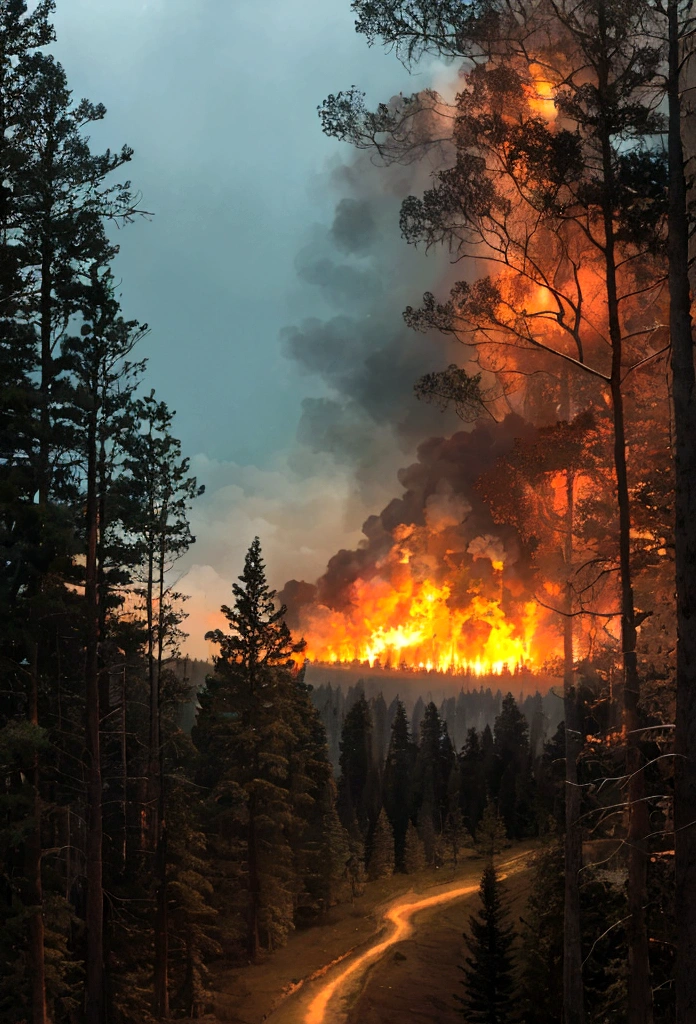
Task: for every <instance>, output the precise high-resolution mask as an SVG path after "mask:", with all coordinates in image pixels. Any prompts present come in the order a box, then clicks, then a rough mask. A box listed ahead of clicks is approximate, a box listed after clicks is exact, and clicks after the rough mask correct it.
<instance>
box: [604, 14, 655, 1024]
mask: <svg viewBox="0 0 696 1024" xmlns="http://www.w3.org/2000/svg"><path fill="white" fill-rule="evenodd" d="M597 27H598V32H599V37H600V45H601V46H602V53H603V58H602V60H601V61H599V62H598V83H597V85H598V95H599V97H600V101H601V99H602V98H603V97H608V96H609V95H610V90H609V67H610V57H609V53H610V51H611V47H610V43H609V41H608V39H607V30H606V21H605V12H604V6H603V3H600V4H599V5H598V21H597ZM599 132H600V138H601V146H602V175H603V185H604V197H603V202H602V207H603V209H602V215H603V222H604V261H605V270H606V290H607V316H608V321H609V337H610V340H611V377H610V382H609V390H610V393H611V402H612V414H613V426H614V471H615V473H616V497H617V503H618V508H619V579H620V586H621V651H622V666H623V698H624V731H625V734H626V774H627V776H628V785H627V800H628V835H627V845H628V912H629V919H628V924H627V927H626V932H627V938H628V1024H652V1022H653V1012H652V986H651V983H650V959H649V954H648V929H647V922H646V917H645V905H646V903H647V867H648V861H647V851H646V849H645V837H646V836H647V834H648V832H649V823H650V822H649V816H648V807H647V803H646V801H645V773H644V771H643V770H642V769H643V758H642V755H641V750H640V746H639V733H638V728H639V725H640V723H639V717H638V699H639V696H640V694H639V678H638V659H637V656H636V623H635V606H634V602H633V582H632V577H631V506H630V497H629V489H628V467H627V463H626V424H625V417H624V404H623V393H622V389H621V379H622V376H623V365H622V363H623V334H622V331H621V320H620V316H619V299H618V282H617V269H616V253H615V247H616V240H615V234H614V194H615V179H614V165H613V154H612V144H611V133H612V128H611V118H610V117H607V116H606V115H605V113H604V111H601V121H600V124H599Z"/></svg>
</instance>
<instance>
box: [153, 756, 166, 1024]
mask: <svg viewBox="0 0 696 1024" xmlns="http://www.w3.org/2000/svg"><path fill="white" fill-rule="evenodd" d="M158 810H159V815H158V816H159V819H160V820H159V829H158V831H159V834H158V837H157V855H156V858H155V860H156V864H155V872H156V877H157V882H158V884H157V905H156V911H155V1004H154V1010H155V1016H156V1017H159V1018H160V1019H166V1018H167V1017H169V921H168V913H167V823H166V819H165V791H164V779H163V776H161V777H160V800H159V808H158Z"/></svg>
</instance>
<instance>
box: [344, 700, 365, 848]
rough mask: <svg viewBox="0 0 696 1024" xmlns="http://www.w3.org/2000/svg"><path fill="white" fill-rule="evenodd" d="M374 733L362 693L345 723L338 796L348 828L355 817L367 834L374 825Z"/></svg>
mask: <svg viewBox="0 0 696 1024" xmlns="http://www.w3.org/2000/svg"><path fill="white" fill-rule="evenodd" d="M372 732H373V726H372V715H371V713H370V705H369V704H368V703H367V701H366V700H365V695H364V694H363V693H361V694H360V696H359V697H358V699H357V700H356V701H355V703H354V704H353V706H352V707H351V709H350V711H349V712H348V714H347V715H346V718H345V721H344V723H343V730H342V732H341V743H340V750H341V755H340V757H339V766H340V769H341V776H340V779H339V783H338V793H339V808H340V813H341V819H342V821H343V823H344V825H345V826H346V827H347V828H350V825H351V823H352V820H353V817H354V816H355V817H356V818H357V821H358V824H359V825H360V828H361V829H362V830H363V832H365V831H366V829H367V828H368V825H369V824H370V823H371V822H370V817H371V814H370V812H371V810H372V808H371V801H370V796H371V795H372V794H371V792H370V786H371V784H372V779H373V776H374V767H373V755H372ZM373 820H374V819H373Z"/></svg>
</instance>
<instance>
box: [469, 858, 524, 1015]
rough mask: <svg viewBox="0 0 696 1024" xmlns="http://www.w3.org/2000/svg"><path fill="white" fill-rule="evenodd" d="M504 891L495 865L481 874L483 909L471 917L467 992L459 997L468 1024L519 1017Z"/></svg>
mask: <svg viewBox="0 0 696 1024" xmlns="http://www.w3.org/2000/svg"><path fill="white" fill-rule="evenodd" d="M501 890H502V887H501V884H500V882H499V880H498V876H497V874H496V871H495V868H494V867H493V865H492V864H491V865H489V866H488V867H487V868H485V869H484V872H483V875H482V877H481V886H480V888H479V898H480V900H481V909H480V910H479V911H478V913H477V914H476V915H472V916H471V917H470V918H469V930H470V936H469V937H467V936H465V938H467V944H468V947H469V956H467V957H466V958H465V966H463V967H461V968H460V970H461V971H462V972H463V973H464V979H463V981H462V985H463V986H464V989H465V995H464V996H459V995H457V996H455V998H456V1000H457V1002H459V1003H460V1004H461V1007H462V1009H461V1013H462V1017H463V1018H464V1020H465V1021H467V1024H512V1022H513V1021H514V1020H515V1017H516V1013H515V1010H514V1008H513V1005H512V1004H513V994H514V985H515V983H514V966H515V962H514V957H513V952H512V946H513V943H514V941H515V932H514V929H513V928H512V926H511V925H510V924H509V923H508V912H507V910H506V909H505V907H504V904H503V892H502V891H501Z"/></svg>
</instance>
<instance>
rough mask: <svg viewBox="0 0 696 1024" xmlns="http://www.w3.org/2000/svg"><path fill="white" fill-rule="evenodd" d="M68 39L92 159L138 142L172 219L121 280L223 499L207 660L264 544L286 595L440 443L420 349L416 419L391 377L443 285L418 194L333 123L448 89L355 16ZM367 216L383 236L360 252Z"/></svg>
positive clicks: (101, 28) (412, 361) (318, 7)
mask: <svg viewBox="0 0 696 1024" xmlns="http://www.w3.org/2000/svg"><path fill="white" fill-rule="evenodd" d="M55 24H56V30H57V33H58V43H57V45H56V47H55V52H56V54H57V56H58V57H59V59H60V60H61V61H62V62H63V64H64V65H65V67H66V70H67V73H68V78H69V81H70V84H71V87H72V89H73V92H74V94H75V96H76V98H80V97H82V96H87V97H89V98H90V99H92V100H95V101H101V102H103V103H104V104H105V105H106V107H107V109H108V115H107V118H106V120H105V122H104V123H103V124H102V125H99V126H97V128H95V130H94V131H93V132H92V139H93V144H94V147H95V148H103V147H104V146H106V145H110V146H112V147H119V146H120V145H121V144H122V143H124V142H127V143H128V144H129V145H131V146H133V148H134V149H135V157H134V159H133V161H132V163H131V164H130V166H129V168H128V174H129V176H130V177H131V178H132V180H133V183H134V184H135V185H136V186H137V187H138V188H139V189H140V190H141V191H142V193H143V204H142V205H143V208H144V209H147V210H151V211H152V212H153V213H154V215H155V216H154V217H153V219H152V220H151V221H143V222H139V223H136V224H134V225H131V226H129V227H127V228H126V229H124V230H123V231H122V232H121V233H120V234H119V239H118V240H119V242H120V244H121V254H120V256H119V258H118V264H117V270H118V274H119V276H120V279H121V281H122V291H123V305H124V310H125V313H126V315H127V316H129V317H136V318H138V319H139V320H141V321H147V322H148V323H149V324H150V327H151V333H150V334H149V336H148V338H147V339H146V341H145V342H144V343H143V349H142V352H143V355H146V356H147V357H148V359H149V367H148V379H147V384H148V386H153V387H155V388H156V389H157V392H158V394H159V395H160V396H161V397H162V398H164V399H165V400H166V401H167V402H168V403H169V404H170V406H171V407H173V408H174V409H176V410H177V430H178V433H179V436H180V437H181V439H182V442H183V445H184V450H185V451H186V452H187V453H188V454H190V455H191V457H192V460H193V465H194V468H195V470H196V472H197V473H198V475H199V478H200V480H201V482H203V483H205V484H206V486H207V489H208V490H207V495H206V497H205V498H204V499H203V500H202V502H201V503H200V507H199V508H198V509H197V510H196V512H195V514H194V527H195V529H196V532H197V535H198V543H197V544H196V546H195V548H194V549H193V550H192V552H191V555H190V556H188V558H187V569H188V576H187V579H186V582H185V583H184V584H183V589H185V590H189V591H190V592H191V593H192V596H193V602H192V610H193V614H192V616H191V620H190V628H191V631H192V634H193V635H192V643H191V650H192V651H193V652H195V653H202V651H203V647H202V646H201V642H200V639H199V638H200V633H201V630H202V628H203V625H204V624H207V623H208V622H209V621H210V620H209V619H208V617H207V615H208V612H204V611H203V609H204V607H207V608H209V609H210V611H211V612H212V611H213V610H214V609H215V608H216V607H217V605H218V604H219V603H220V601H221V600H224V599H226V597H227V594H228V593H229V581H230V579H231V577H232V576H234V575H236V573H237V571H238V570H239V568H240V562H241V559H242V557H243V552H244V550H245V549H246V547H247V546H248V544H249V542H250V540H251V538H252V537H253V535H254V533H259V534H260V536H261V539H262V543H263V544H264V549H265V552H266V555H267V560H268V564H269V572H270V575H271V579H272V580H273V582H274V583H275V584H276V585H282V583H283V582H284V580H285V579H287V578H288V577H290V576H296V577H305V578H309V579H311V578H314V577H316V575H317V574H318V573H319V572H320V571H321V568H322V566H323V565H324V564H325V562H326V559H327V557H328V556H329V555H330V554H331V553H332V552H333V551H334V550H335V549H336V548H337V547H338V546H341V545H342V544H346V543H347V544H352V543H355V541H356V540H357V538H358V536H359V527H360V524H361V521H362V518H363V517H364V515H365V513H366V512H368V511H370V510H372V509H371V506H374V505H375V504H377V505H378V504H379V503H380V501H382V500H383V499H384V498H386V497H387V496H389V494H391V493H397V492H398V484H397V482H396V478H395V477H394V476H393V475H392V474H393V472H394V471H395V469H396V468H397V466H398V465H399V462H400V460H401V461H403V460H404V459H407V458H408V457H409V455H410V453H411V452H412V450H413V447H414V444H415V441H416V440H417V436H418V434H419V432H421V433H427V432H428V431H427V429H426V426H424V425H422V424H421V423H420V421H418V415H419V414H418V413H416V412H413V411H412V410H411V408H410V405H409V403H410V402H411V401H412V399H411V397H410V379H411V377H410V376H409V375H412V374H413V373H415V372H416V370H417V369H418V366H420V363H419V359H420V358H421V357H420V356H419V355H418V352H417V351H416V350H415V349H414V350H413V352H412V353H411V352H410V350H409V352H407V354H406V357H404V361H403V366H402V368H401V373H402V377H403V381H404V388H403V393H404V396H405V397H404V398H403V403H402V399H401V397H400V395H401V391H400V390H399V389H400V387H401V385H400V384H399V385H398V386H397V384H394V382H393V381H392V392H393V395H392V399H391V400H390V401H391V404H390V401H386V402H385V403H382V402H381V400H380V394H379V387H380V378H382V376H383V377H384V379H385V380H386V378H392V376H393V375H392V374H391V372H390V370H389V359H391V358H392V355H393V353H394V352H401V351H403V348H404V344H403V342H402V341H401V333H400V332H402V331H403V328H402V326H401V323H400V317H399V315H398V312H399V308H400V307H401V305H403V304H404V303H403V302H402V301H401V300H402V298H406V299H409V298H410V301H415V302H417V300H418V298H419V294H420V292H422V290H423V288H425V287H428V286H429V285H430V284H431V283H432V282H431V281H429V280H428V279H427V278H428V274H430V275H431V276H432V273H433V269H432V264H431V265H430V267H429V269H428V272H427V273H424V272H423V271H422V270H421V267H422V266H424V265H425V264H424V263H423V260H424V257H422V256H420V255H418V254H413V253H412V252H409V251H407V250H406V247H405V245H403V243H401V242H400V240H399V239H398V202H397V199H396V194H397V193H398V192H399V190H400V188H402V187H403V185H404V182H403V181H399V182H398V184H397V183H393V176H392V179H389V178H388V176H387V177H384V178H380V177H379V172H377V171H375V170H374V169H373V168H372V167H371V166H370V165H369V163H368V162H367V161H366V160H365V159H363V160H362V161H360V160H358V161H357V163H356V162H355V158H354V156H353V154H351V153H350V151H349V150H348V149H347V147H345V146H342V145H341V144H339V143H338V142H335V141H333V140H328V139H326V138H325V137H324V136H323V135H322V133H321V131H320V127H319V121H318V118H317V112H316V108H317V105H318V104H319V103H320V102H321V100H322V99H323V98H324V97H325V96H326V95H327V94H328V93H330V92H334V91H336V90H337V89H340V88H347V87H349V86H350V85H352V84H354V83H356V84H359V85H360V86H361V87H362V88H363V89H365V91H366V92H367V94H368V99H369V100H372V101H377V100H379V99H386V98H388V97H389V96H390V95H393V94H394V93H396V92H398V91H400V90H402V89H403V90H404V91H411V90H413V89H414V88H420V87H422V86H423V85H425V84H428V82H427V79H426V77H425V76H421V77H418V78H416V79H414V78H409V76H408V75H407V73H406V72H405V71H404V69H403V68H402V67H401V65H400V64H399V63H398V61H397V60H396V58H395V57H394V56H392V55H388V54H385V53H384V52H383V51H382V50H381V49H380V48H379V47H374V48H372V49H369V48H368V47H367V45H366V43H365V39H364V37H362V36H357V35H356V34H355V32H354V28H353V15H352V13H351V11H350V3H349V0H150V2H142V0H118V2H117V3H115V2H114V0H58V5H57V12H56V18H55ZM343 165H345V167H343ZM390 180H391V181H392V183H393V184H390ZM405 183H406V184H408V181H406V182H405ZM365 196H367V197H368V198H367V200H366V199H365ZM341 199H344V200H345V202H346V203H348V205H347V206H345V204H344V207H343V208H339V209H342V213H343V221H342V222H341V223H339V221H338V220H337V221H336V224H337V225H338V228H335V229H334V230H333V231H332V225H333V224H334V220H335V216H336V206H337V204H338V203H340V202H341ZM351 203H352V204H353V205H352V206H351V205H350V204H351ZM375 211H376V212H375ZM361 217H362V218H363V219H366V220H365V225H363V227H364V229H365V231H366V232H367V235H369V238H367V241H366V242H364V244H363V241H364V240H362V241H361V240H360V239H359V240H358V241H357V242H355V244H353V241H351V239H350V238H348V239H346V237H344V236H343V235H345V231H346V230H347V231H348V233H349V234H350V231H352V226H353V224H354V223H357V222H358V221H360V219H361ZM368 221H369V223H367V222H368ZM341 225H342V226H341ZM346 225H348V227H346ZM358 226H360V225H358ZM338 229H340V231H343V235H340V231H338ZM337 231H338V233H337ZM339 235H340V237H339ZM402 245H403V249H401V248H400V247H401V246H402ZM382 250H383V251H382ZM385 252H388V253H389V257H388V258H386V257H385V256H384V253H385ZM337 253H338V254H339V256H338V258H337V257H336V254H337ZM419 261H420V262H419ZM387 264H388V265H389V266H388V270H387V272H386V273H385V274H384V276H383V277H382V278H379V273H378V271H379V272H381V271H382V270H383V268H384V267H385V266H386V265H387ZM346 268H348V269H346ZM421 277H423V287H420V283H421ZM344 280H348V284H347V285H345V286H344V284H343V283H342V282H343V281H344ZM350 282H353V285H351V283H350ZM402 293H403V295H402ZM387 298H390V299H391V300H392V301H391V302H389V301H387ZM356 311H357V312H356ZM356 316H357V317H358V319H357V320H356V319H355V318H356ZM308 320H309V321H311V322H310V323H307V321H308ZM365 324H368V326H369V327H370V329H371V330H366V329H364V326H365ZM391 331H393V332H394V334H393V338H392V340H391V342H388V344H387V349H386V350H385V354H384V355H383V356H381V357H379V358H377V359H376V360H374V359H373V360H371V359H370V356H371V351H370V346H373V345H375V346H376V347H377V348H379V346H380V345H381V344H382V341H381V339H382V338H384V337H386V336H388V335H389V334H390V332H391ZM358 335H359V338H358ZM356 338H357V342H356V344H355V352H354V358H353V351H352V348H351V346H352V344H353V342H354V340H355V339H356ZM376 339H377V340H376ZM408 344H410V343H407V345H408ZM418 344H420V343H418ZM423 344H425V343H424V342H423ZM390 346H391V347H390ZM389 353H391V354H392V355H390V354H389ZM409 353H410V354H409ZM414 353H415V354H414ZM416 364H418V365H416ZM315 370H316V371H318V372H315ZM307 398H309V399H310V400H311V399H314V400H315V401H314V402H313V403H312V402H311V401H310V403H309V404H306V403H305V405H304V407H303V405H302V402H303V399H307ZM400 403H401V404H400ZM404 403H405V404H404ZM397 406H398V408H397ZM414 416H415V420H414V419H413V417H414ZM400 417H401V419H402V420H403V421H404V423H403V424H402V425H401V426H399V429H398V430H396V431H395V430H394V429H393V423H394V421H395V420H399V418H400ZM298 424H299V425H300V440H299V441H298V440H297V431H298ZM402 427H403V429H402ZM327 438H328V440H327ZM374 510H375V511H377V510H378V509H377V508H375V509H374Z"/></svg>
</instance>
